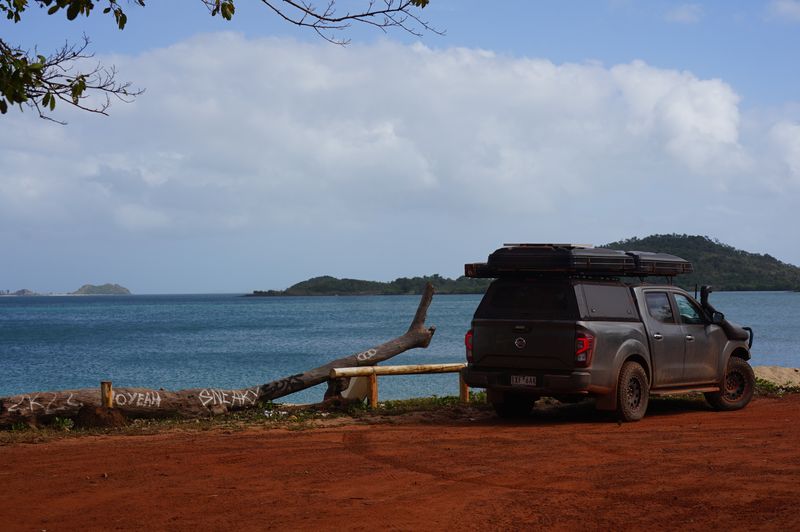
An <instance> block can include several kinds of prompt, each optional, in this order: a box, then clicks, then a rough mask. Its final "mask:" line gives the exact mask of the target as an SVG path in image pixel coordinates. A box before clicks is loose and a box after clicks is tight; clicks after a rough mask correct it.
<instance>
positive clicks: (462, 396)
mask: <svg viewBox="0 0 800 532" xmlns="http://www.w3.org/2000/svg"><path fill="white" fill-rule="evenodd" d="M458 399H459V401H461V402H462V403H464V404H466V403H469V386H467V383H466V382H464V375H462V374H461V372H460V371H459V372H458Z"/></svg>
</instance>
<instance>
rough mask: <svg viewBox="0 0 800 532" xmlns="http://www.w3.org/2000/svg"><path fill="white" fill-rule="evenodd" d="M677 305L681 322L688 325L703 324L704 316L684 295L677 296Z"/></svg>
mask: <svg viewBox="0 0 800 532" xmlns="http://www.w3.org/2000/svg"><path fill="white" fill-rule="evenodd" d="M675 303H676V304H677V305H678V313H679V314H680V315H681V321H682V322H683V323H688V324H703V323H705V321H704V320H703V315H702V314H701V313H700V309H698V308H697V307H696V306H695V305H693V304H692V302H691V301H689V299H688V298H687V297H686V296H684V295H683V294H675Z"/></svg>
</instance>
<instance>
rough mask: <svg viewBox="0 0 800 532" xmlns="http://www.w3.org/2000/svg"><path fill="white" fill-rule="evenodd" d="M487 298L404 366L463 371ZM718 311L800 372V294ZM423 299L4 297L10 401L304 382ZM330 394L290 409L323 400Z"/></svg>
mask: <svg viewBox="0 0 800 532" xmlns="http://www.w3.org/2000/svg"><path fill="white" fill-rule="evenodd" d="M479 301H480V296H477V295H468V296H435V297H434V300H433V304H432V305H431V307H430V310H429V313H428V321H427V323H428V324H429V325H436V328H437V330H436V334H435V336H434V338H433V342H432V343H431V346H430V347H429V348H428V349H415V350H412V351H409V352H406V353H403V354H401V355H398V356H397V357H395V358H394V359H392V361H391V362H390V363H392V364H426V363H444V362H463V360H464V354H463V352H464V349H463V337H464V332H465V331H466V329H467V328H468V327H469V322H470V319H471V317H472V314H473V312H474V311H475V308H476V307H477V305H478V302H479ZM711 301H712V303H713V304H714V305H715V306H716V307H717V308H718V309H719V310H721V311H723V312H725V314H726V316H727V317H728V318H729V319H731V320H733V321H736V322H738V323H741V324H743V325H750V326H752V327H753V329H754V330H755V333H756V342H755V344H754V346H753V363H754V364H756V365H778V366H790V367H797V366H800V350H798V348H797V342H796V339H795V336H796V331H798V330H800V293H792V292H727V293H726V292H719V293H714V294H713V295H712V297H711ZM418 302H419V298H418V297H417V296H407V297H406V296H374V297H373V296H370V297H308V298H305V297H297V298H243V297H239V296H237V295H179V296H167V295H164V296H122V297H117V296H102V297H92V296H82V297H76V296H63V297H1V298H0V396H5V395H11V394H15V393H22V392H29V391H39V390H57V389H68V388H84V387H95V386H97V385H98V383H99V382H100V381H101V380H112V381H113V382H114V384H115V386H144V387H149V388H165V389H181V388H192V387H205V386H214V387H220V388H241V387H245V386H250V385H255V384H262V383H264V382H268V381H271V380H273V379H277V378H280V377H283V376H286V375H291V374H294V373H300V372H302V371H305V370H307V369H310V368H313V367H317V366H319V365H322V364H324V363H326V362H328V361H330V360H333V359H336V358H340V357H343V356H346V355H349V354H352V353H356V352H359V351H363V350H364V349H367V348H369V347H372V346H374V345H376V344H379V343H382V342H384V341H386V340H389V339H392V338H394V337H396V336H399V335H401V334H403V333H404V332H405V330H406V329H407V328H408V325H409V323H410V322H411V319H412V317H413V315H414V312H415V310H416V307H417V304H418ZM324 388H325V387H324V385H322V386H319V387H316V388H312V389H310V390H306V391H303V392H300V393H297V394H294V395H292V396H288V397H287V398H285V399H283V400H285V401H287V402H310V401H317V400H319V399H321V398H322V394H323V393H324ZM457 393H458V386H457V377H456V376H455V375H453V374H448V375H423V376H403V377H387V378H382V379H380V397H381V399H392V398H403V397H419V396H427V395H456V394H457Z"/></svg>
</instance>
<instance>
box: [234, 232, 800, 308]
mask: <svg viewBox="0 0 800 532" xmlns="http://www.w3.org/2000/svg"><path fill="white" fill-rule="evenodd" d="M600 247H606V248H612V249H622V250H625V251H653V252H660V253H669V254H672V255H677V256H679V257H682V258H684V259H686V260H688V261H689V262H691V263H692V265H693V266H694V273H691V274H687V275H681V276H679V277H678V278H677V280H676V284H678V285H679V286H682V287H684V288H687V289H693V288H694V286H695V285H702V284H708V285H712V286H713V287H714V289H715V290H800V267H797V266H794V265H792V264H787V263H785V262H781V261H780V260H778V259H776V258H775V257H772V256H770V255H766V254H758V253H749V252H747V251H742V250H740V249H736V248H734V247H732V246H729V245H727V244H723V243H722V242H720V241H718V240H714V239H711V238H709V237H707V236H698V235H677V234H669V235H651V236H648V237H645V238H629V239H626V240H620V241H617V242H611V243H609V244H604V245H603V246H600ZM491 251H493V250H487V255H488V254H489V252H491ZM481 260H484V261H485V260H486V259H485V258H483V257H476V262H479V261H481ZM491 281H492V280H491V279H472V278H469V277H464V276H461V277H459V278H457V279H449V278H447V277H442V276H440V275H438V274H435V275H429V276H424V277H410V278H409V277H400V278H398V279H395V280H394V281H389V282H380V281H364V280H360V279H338V278H336V277H331V276H327V275H326V276H322V277H314V278H312V279H308V280H306V281H302V282H299V283H297V284H295V285H292V286H290V287H289V288H287V289H286V290H256V291H254V292H253V293H252V294H247V295H249V296H332V295H339V296H349V295H412V294H421V293H422V290H423V289H424V288H425V285H426V284H427V283H431V284H432V285H433V287H434V288H435V290H436V293H437V294H481V293H483V292H485V291H486V288H487V287H488V286H489V283H490V282H491Z"/></svg>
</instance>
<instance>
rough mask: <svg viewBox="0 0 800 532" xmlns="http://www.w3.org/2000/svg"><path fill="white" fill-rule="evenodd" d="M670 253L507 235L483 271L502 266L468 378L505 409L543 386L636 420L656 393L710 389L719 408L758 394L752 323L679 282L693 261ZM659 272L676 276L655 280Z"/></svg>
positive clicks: (471, 268) (473, 345) (478, 330)
mask: <svg viewBox="0 0 800 532" xmlns="http://www.w3.org/2000/svg"><path fill="white" fill-rule="evenodd" d="M691 271H692V268H691V264H689V263H688V262H687V261H685V260H683V259H680V258H679V257H675V256H672V255H666V254H654V253H644V252H624V251H618V250H607V249H600V248H587V247H579V246H574V245H563V244H515V245H506V246H505V247H503V248H501V249H498V250H497V251H495V252H494V253H493V254H492V255H490V256H489V261H488V262H487V263H479V264H467V265H466V274H467V275H468V276H472V277H494V278H496V280H495V281H494V282H493V283H492V284H491V285H490V287H489V289H488V290H487V292H486V294H485V296H484V297H483V300H482V301H481V303H480V305H479V306H478V308H477V310H476V311H475V316H474V319H473V320H472V328H471V329H470V330H469V332H467V335H466V338H465V343H466V347H467V362H468V365H467V367H466V368H465V369H464V373H463V375H464V380H465V381H466V383H467V384H468V385H469V386H472V387H479V388H486V389H487V392H488V397H489V400H490V401H491V402H492V404H493V405H494V407H495V409H496V410H497V413H498V414H499V415H501V416H504V417H507V416H519V415H525V414H526V413H528V412H529V411H530V410H531V407H532V405H533V403H534V401H536V400H537V399H538V398H539V397H541V396H551V397H555V398H557V399H561V400H565V401H571V400H576V399H581V398H585V397H590V396H591V397H595V398H596V399H597V408H598V409H603V410H616V411H617V412H618V413H619V416H620V418H621V419H623V420H626V421H636V420H639V419H641V418H642V417H643V416H644V414H645V412H646V410H647V404H648V399H649V396H650V395H651V394H669V393H678V392H688V391H699V392H703V393H704V394H705V397H706V399H707V401H708V402H709V403H710V404H711V405H712V406H713V407H715V408H717V409H721V410H733V409H737V408H742V407H744V406H745V405H747V403H748V402H749V401H750V399H751V398H752V395H753V390H754V384H755V377H754V375H753V370H752V368H751V367H750V365H749V364H748V362H747V361H748V360H749V359H750V347H751V346H752V331H751V330H750V329H747V328H741V327H739V326H736V325H734V324H732V323H730V322H728V321H727V320H725V318H724V316H723V315H722V314H721V313H720V312H718V311H716V309H714V308H713V307H712V306H711V304H710V303H709V302H708V293H709V292H710V289H708V288H707V287H704V288H703V291H702V294H703V296H702V297H701V301H702V303H698V302H697V301H696V300H695V299H694V298H693V297H692V296H691V295H689V294H688V293H687V292H686V291H684V290H682V289H680V288H678V287H677V286H674V285H673V284H672V279H673V278H674V277H675V276H676V275H679V274H681V273H688V272H691ZM656 278H664V279H666V281H667V282H665V283H661V284H654V283H652V281H653V280H654V279H656Z"/></svg>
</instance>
